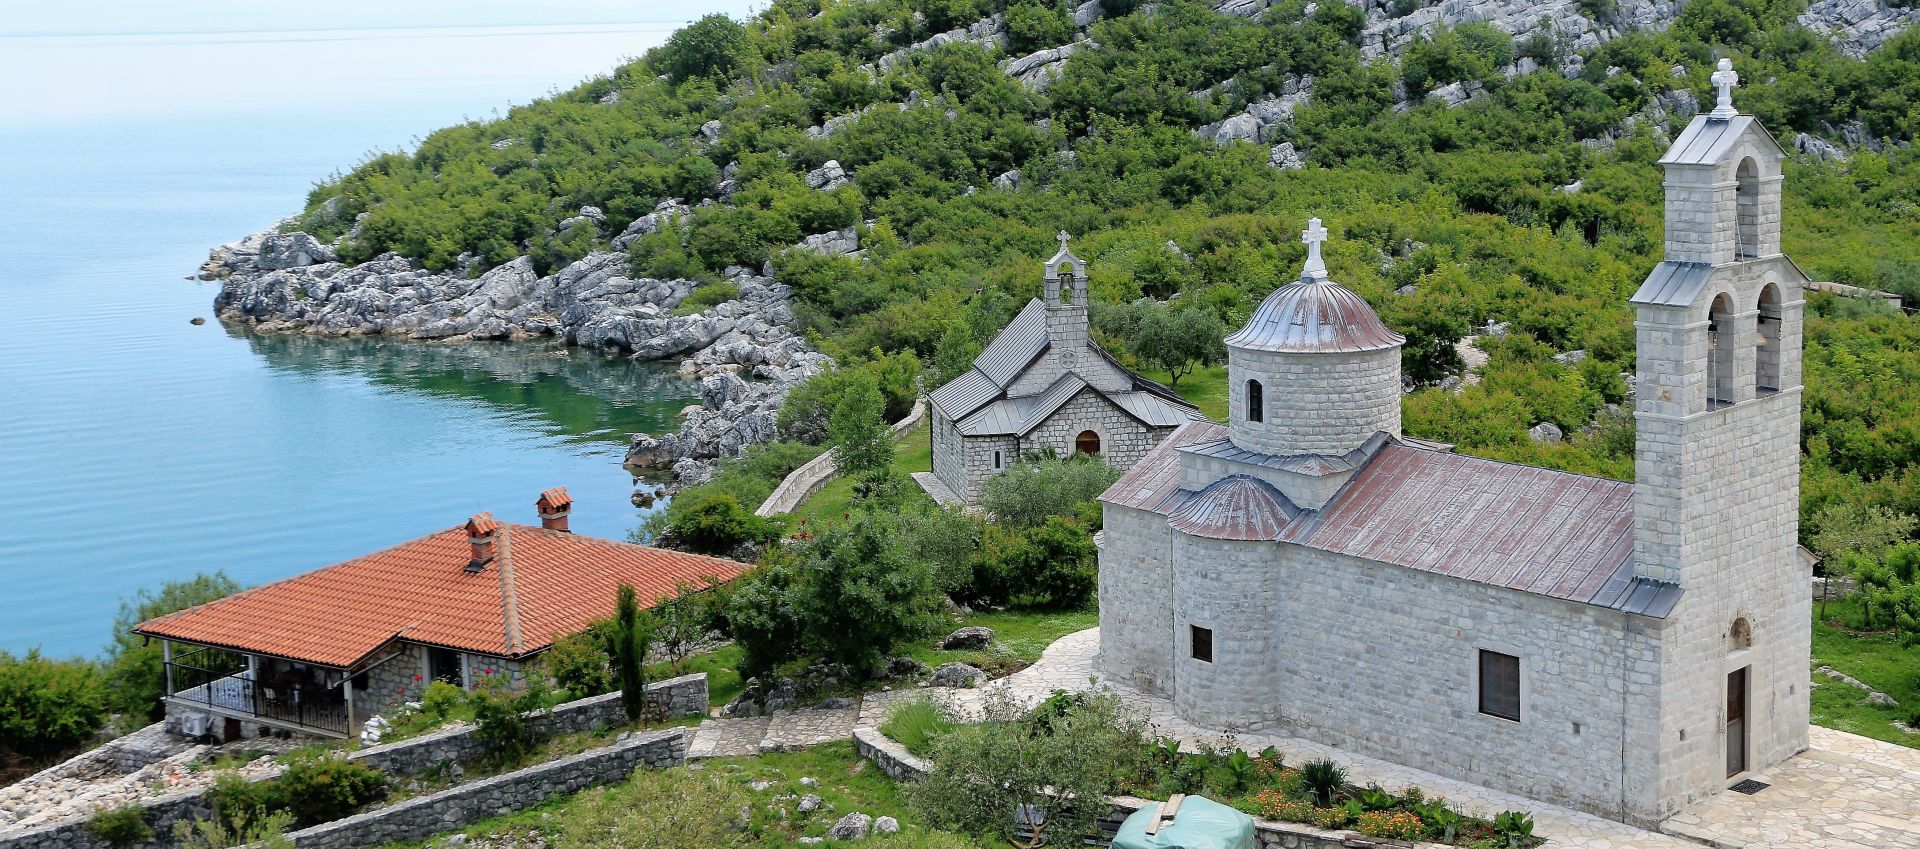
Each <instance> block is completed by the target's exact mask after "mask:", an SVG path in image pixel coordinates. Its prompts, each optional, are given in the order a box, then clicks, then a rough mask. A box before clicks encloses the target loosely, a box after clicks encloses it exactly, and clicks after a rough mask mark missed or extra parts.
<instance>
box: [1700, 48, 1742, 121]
mask: <svg viewBox="0 0 1920 849" xmlns="http://www.w3.org/2000/svg"><path fill="white" fill-rule="evenodd" d="M1707 79H1709V80H1712V81H1713V86H1714V88H1717V89H1719V90H1720V100H1719V102H1718V103H1716V104H1714V107H1713V111H1712V112H1710V113H1708V114H1707V117H1709V118H1716V119H1720V120H1725V119H1728V118H1732V117H1734V116H1736V115H1739V114H1740V110H1738V109H1735V108H1733V87H1734V86H1737V85H1739V84H1740V75H1739V74H1738V73H1735V72H1734V70H1733V60H1732V59H1721V60H1720V68H1719V70H1716V71H1714V72H1713V76H1711V77H1708V78H1707Z"/></svg>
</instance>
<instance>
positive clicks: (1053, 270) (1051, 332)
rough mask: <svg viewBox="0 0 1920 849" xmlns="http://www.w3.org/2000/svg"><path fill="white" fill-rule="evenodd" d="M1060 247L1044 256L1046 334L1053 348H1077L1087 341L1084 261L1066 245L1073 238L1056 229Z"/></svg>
mask: <svg viewBox="0 0 1920 849" xmlns="http://www.w3.org/2000/svg"><path fill="white" fill-rule="evenodd" d="M1057 238H1058V239H1059V240H1060V250H1059V252H1058V253H1055V254H1054V255H1053V258H1052V259H1049V260H1047V267H1046V275H1045V286H1044V289H1045V301H1046V305H1047V338H1048V339H1049V340H1051V341H1052V342H1053V344H1054V346H1055V347H1056V348H1062V349H1070V350H1078V349H1080V348H1084V347H1086V345H1087V344H1088V335H1087V264H1086V262H1085V261H1083V260H1081V259H1080V258H1079V257H1077V256H1074V255H1073V251H1071V250H1068V249H1067V240H1069V239H1071V238H1073V237H1072V236H1069V235H1067V231H1065V230H1062V231H1060V235H1059V236H1058V237H1057Z"/></svg>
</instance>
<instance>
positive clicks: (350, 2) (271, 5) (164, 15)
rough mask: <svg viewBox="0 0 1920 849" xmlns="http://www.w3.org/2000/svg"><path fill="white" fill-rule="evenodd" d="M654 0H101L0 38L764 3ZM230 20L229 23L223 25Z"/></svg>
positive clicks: (15, 20)
mask: <svg viewBox="0 0 1920 849" xmlns="http://www.w3.org/2000/svg"><path fill="white" fill-rule="evenodd" d="M666 5H667V4H664V3H658V2H641V3H632V2H618V0H581V2H576V3H568V4H566V5H565V6H564V7H558V8H551V9H542V8H541V7H540V6H538V5H532V4H527V3H516V2H510V0H471V2H455V0H414V2H409V3H407V4H405V5H402V6H395V5H393V4H390V3H384V2H379V0H343V2H335V3H332V4H329V5H327V6H323V7H322V6H313V5H311V4H303V3H292V2H286V0H279V1H278V2H275V0H262V1H261V2H240V1H239V0H211V1H210V2H200V3H196V4H195V6H194V7H193V8H192V9H191V10H190V11H191V14H185V15H183V14H182V11H183V10H181V9H180V8H178V7H171V6H156V5H154V4H150V3H136V2H128V0H106V2H104V3H99V4H91V5H88V6H86V7H84V8H76V7H72V6H37V7H30V8H26V9H19V10H14V11H12V12H11V13H10V14H9V15H8V17H7V18H6V20H5V21H0V40H4V39H9V38H35V37H62V36H105V35H200V34H247V33H262V32H288V31H299V30H307V29H322V30H361V29H432V28H442V27H499V26H582V25H593V26H628V25H637V24H672V25H676V26H678V25H684V24H687V23H690V22H692V21H694V20H696V19H698V18H700V17H702V16H705V15H709V14H713V13H716V12H718V13H721V14H725V15H729V16H731V17H733V18H736V19H738V18H743V17H746V16H748V15H750V14H754V13H757V12H758V11H759V10H761V9H764V8H766V6H767V3H766V2H765V0H680V2H675V3H673V4H672V6H671V8H672V11H671V12H668V11H667V10H666V9H663V8H661V7H663V6H666ZM227 22H232V23H227Z"/></svg>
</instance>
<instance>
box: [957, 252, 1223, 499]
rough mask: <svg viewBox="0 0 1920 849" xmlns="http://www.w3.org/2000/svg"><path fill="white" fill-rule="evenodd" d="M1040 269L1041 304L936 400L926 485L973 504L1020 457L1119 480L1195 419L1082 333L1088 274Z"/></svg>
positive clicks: (1074, 264) (1058, 257)
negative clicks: (1093, 465) (1069, 463)
mask: <svg viewBox="0 0 1920 849" xmlns="http://www.w3.org/2000/svg"><path fill="white" fill-rule="evenodd" d="M1067 238H1068V237H1067V234H1066V233H1065V232H1062V233H1061V234H1060V252H1059V253H1056V254H1054V255H1053V258H1052V259H1049V260H1047V264H1046V273H1045V286H1044V287H1043V289H1044V298H1036V299H1034V300H1031V301H1028V302H1027V306H1026V308H1025V309H1023V310H1021V311H1020V314H1019V315H1017V316H1014V318H1013V321H1012V322H1010V323H1009V324H1007V326H1006V328H1005V329H1004V330H1001V331H1000V335H998V336H995V337H994V338H993V341H992V342H991V343H988V345H987V347H986V350H983V351H981V352H980V356H978V357H976V358H974V361H973V367H972V368H970V369H968V370H967V372H966V373H965V374H962V375H960V376H959V377H956V378H954V379H953V380H952V381H950V382H948V383H947V385H945V386H942V387H940V388H939V389H937V390H935V391H934V392H933V394H932V395H930V396H929V398H930V399H931V400H932V401H933V405H932V406H933V437H932V438H933V478H934V480H935V481H936V482H937V483H938V484H939V485H941V486H944V488H946V489H947V490H949V491H950V492H951V494H952V496H953V498H954V499H955V500H959V501H964V502H967V503H972V502H974V501H975V500H977V499H979V497H980V483H981V481H984V480H986V479H987V478H988V477H989V476H992V475H995V474H999V473H1000V472H1001V471H1002V470H1003V469H1005V468H1007V467H1008V466H1011V465H1013V464H1014V463H1016V462H1018V461H1019V460H1020V458H1021V457H1023V456H1026V455H1029V454H1055V455H1059V456H1068V455H1072V454H1092V455H1095V456H1098V457H1099V458H1101V459H1102V460H1105V461H1106V462H1107V463H1108V464H1109V465H1112V466H1114V467H1116V468H1119V469H1122V470H1125V469H1130V468H1133V464H1134V463H1137V462H1139V461H1140V458H1142V457H1145V456H1146V454H1147V452H1148V451H1151V450H1153V447H1154V446H1155V445H1158V444H1160V441H1161V440H1163V439H1165V438H1166V437H1167V435H1168V434H1170V433H1172V432H1173V430H1174V428H1177V427H1179V426H1181V425H1183V424H1186V423H1187V422H1189V421H1193V420H1195V419H1200V418H1202V416H1201V415H1200V411H1199V410H1197V409H1195V408H1194V406H1193V405H1192V404H1190V403H1188V402H1187V401H1186V399H1184V398H1181V397H1180V396H1179V395H1176V394H1174V392H1173V390H1171V389H1168V388H1167V387H1165V386H1162V385H1160V384H1158V383H1155V382H1153V381H1151V380H1148V379H1146V378H1144V377H1141V376H1139V375H1137V374H1134V373H1133V372H1131V371H1128V370H1127V368H1126V367H1125V366H1122V365H1120V363H1119V362H1118V361H1117V360H1115V359H1114V358H1113V356H1112V355H1110V354H1108V353H1107V352H1106V351H1104V350H1102V349H1101V348H1100V346H1099V345H1098V344H1096V343H1095V342H1094V341H1093V337H1092V336H1091V335H1090V334H1089V333H1088V327H1087V324H1088V322H1087V264H1086V263H1085V262H1083V261H1081V260H1080V258H1079V257H1076V256H1074V255H1073V252H1072V251H1069V250H1068V249H1067Z"/></svg>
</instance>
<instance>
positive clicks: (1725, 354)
mask: <svg viewBox="0 0 1920 849" xmlns="http://www.w3.org/2000/svg"><path fill="white" fill-rule="evenodd" d="M1736 347H1738V346H1736V345H1734V344H1733V301H1731V300H1729V299H1728V298H1727V296H1726V295H1724V294H1723V295H1716V296H1715V297H1714V299H1713V307H1712V309H1711V310H1709V311H1708V312H1707V409H1709V410H1711V409H1713V408H1715V407H1718V406H1724V405H1727V404H1731V403H1733V351H1734V348H1736Z"/></svg>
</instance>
